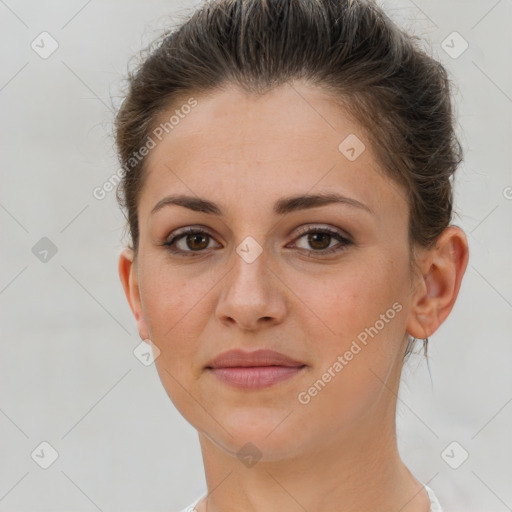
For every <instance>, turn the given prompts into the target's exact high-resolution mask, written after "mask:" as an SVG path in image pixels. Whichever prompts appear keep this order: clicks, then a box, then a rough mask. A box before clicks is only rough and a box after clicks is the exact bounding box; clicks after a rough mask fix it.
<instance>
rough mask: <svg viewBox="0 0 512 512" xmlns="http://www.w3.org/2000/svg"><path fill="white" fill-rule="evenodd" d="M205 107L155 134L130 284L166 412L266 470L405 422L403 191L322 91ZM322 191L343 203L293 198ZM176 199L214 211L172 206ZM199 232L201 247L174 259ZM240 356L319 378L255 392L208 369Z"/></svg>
mask: <svg viewBox="0 0 512 512" xmlns="http://www.w3.org/2000/svg"><path fill="white" fill-rule="evenodd" d="M195 99H196V100H197V105H196V106H195V107H194V108H191V109H190V112H189V113H188V114H186V115H184V114H182V115H181V116H179V117H180V119H179V123H177V124H175V125H174V127H173V128H172V130H169V134H166V135H165V137H162V140H161V141H158V139H156V138H155V137H153V138H154V139H155V141H156V142H157V144H156V146H155V147H154V148H153V149H151V150H150V153H149V155H148V157H147V167H146V169H147V176H146V181H145V184H144V187H143V190H142V192H141V195H140V201H139V226H140V241H139V249H138V256H137V260H136V264H135V265H133V266H132V267H131V269H130V271H131V278H132V282H131V293H132V299H131V305H132V308H133V309H134V312H135V316H136V318H137V322H138V328H139V333H140V335H141V337H142V338H144V339H150V340H152V342H153V343H154V344H155V345H156V346H157V347H158V349H159V350H160V355H159V357H157V359H156V361H155V364H156V366H157V369H158V372H159V375H160V378H161V380H162V383H163V385H164V387H165V389H166V391H167V393H168V395H169V397H170V398H171V400H172V401H173V403H174V404H175V406H176V407H177V408H178V410H179V411H180V412H181V414H182V415H183V416H184V417H185V418H186V419H187V420H188V421H189V422H190V423H191V424H192V425H193V426H194V427H195V428H197V429H198V430H199V431H200V432H202V433H203V434H204V435H205V436H207V437H208V438H209V439H210V440H211V441H212V442H214V443H215V444H216V445H217V446H219V447H221V448H222V449H224V450H226V451H228V452H230V453H233V454H234V453H237V452H238V450H240V448H241V447H242V446H244V445H245V444H246V443H247V442H251V443H252V444H254V445H256V446H257V447H258V449H259V450H260V451H261V453H262V457H263V458H265V459H267V460H272V459H278V458H285V457H292V456H294V454H298V453H299V452H301V453H303V452H304V451H305V450H306V451H308V450H309V451H311V453H312V452H313V451H314V450H317V449H318V448H319V446H320V445H324V446H326V445H327V444H328V443H331V442H332V441H334V440H335V439H337V440H340V439H341V438H342V436H343V435H344V433H346V435H347V437H350V438H352V439H353V438H354V433H356V432H357V433H358V434H359V435H361V436H363V437H364V435H365V434H363V433H367V434H368V433H369V432H370V431H382V428H383V425H382V421H384V420H386V421H387V420H390V418H393V420H394V408H393V406H394V404H395V402H396V396H395V395H394V391H396V385H397V382H398V379H399V373H400V368H401V363H402V355H403V349H404V343H403V342H404V336H405V335H406V330H407V322H408V316H409V314H410V310H411V300H412V299H411V294H412V290H413V287H414V281H413V279H412V276H411V273H410V266H409V265H410V261H409V244H408V235H407V233H408V221H409V216H408V205H407V201H406V196H405V192H404V190H402V188H401V187H399V186H398V185H397V184H395V183H394V182H393V181H391V180H390V179H388V178H387V177H386V176H385V175H384V174H383V173H382V172H381V171H379V170H378V166H377V163H376V161H375V158H374V155H373V153H372V148H371V147H370V145H369V142H368V141H367V139H366V138H365V135H364V133H363V131H362V129H361V127H360V126H359V125H358V124H357V123H355V122H354V121H352V120H350V119H349V118H348V117H347V115H346V113H345V112H344V111H343V110H342V109H341V108H340V107H338V106H337V105H336V104H335V103H334V102H333V101H332V99H330V98H329V97H328V96H326V95H324V93H322V91H320V90H319V89H315V88H310V87H307V86H306V85H299V84H294V85H293V87H292V86H291V85H285V86H282V87H280V88H279V89H275V90H274V91H273V92H271V93H269V94H267V95H265V96H261V97H256V96H250V95H247V94H246V93H243V92H241V91H239V90H237V89H235V88H234V87H232V88H230V89H226V90H223V91H222V92H216V93H215V94H212V95H209V96H195ZM184 103H185V102H184ZM176 108H177V109H178V110H180V106H179V105H175V106H174V108H173V109H172V110H169V112H166V113H165V115H163V116H162V119H161V120H162V121H164V122H165V121H166V120H168V119H169V118H170V117H171V116H172V115H173V114H174V113H175V109H176ZM184 111H187V112H188V111H189V109H188V108H187V109H183V110H181V112H184ZM164 134H165V131H164ZM347 138H348V139H347ZM361 144H364V145H365V146H366V148H365V149H364V150H363V146H362V145H361ZM322 194H323V195H326V194H330V195H334V194H337V195H338V196H339V197H341V198H346V199H341V200H340V201H337V202H334V201H333V202H325V204H321V203H320V202H318V201H316V200H311V201H309V200H306V199H304V200H297V201H290V199H292V198H296V197H298V196H317V195H322ZM178 195H180V196H181V195H182V196H188V197H189V198H190V200H191V201H192V200H193V201H194V202H195V205H196V206H197V205H199V202H200V201H208V203H213V204H214V205H215V209H213V208H209V209H207V210H206V211H196V208H192V207H191V208H188V207H186V206H184V205H181V206H180V205H176V204H172V202H171V201H170V200H168V201H167V202H165V199H166V198H168V197H169V196H178ZM164 203H166V204H164ZM156 205H159V207H157V208H156V209H155V206H156ZM190 206H193V205H190ZM203 210H204V208H203ZM214 210H218V212H217V211H214ZM188 227H191V228H194V230H196V231H199V232H200V233H196V234H195V235H190V234H189V235H188V236H187V234H186V233H185V236H181V237H180V238H177V239H176V240H174V243H173V244H172V246H166V245H165V244H166V242H171V241H172V239H173V238H175V237H177V236H178V235H182V234H183V229H184V228H188ZM313 229H314V230H318V232H317V233H316V234H315V233H309V234H308V231H310V230H313ZM174 251H176V252H174ZM235 348H239V349H242V350H244V351H247V352H252V351H254V350H257V349H271V350H275V351H277V352H280V353H283V354H285V355H286V356H289V357H291V358H293V359H294V360H297V361H299V362H300V363H301V364H302V365H305V366H304V367H303V368H302V369H301V370H298V371H294V372H293V373H291V377H289V378H288V379H286V380H283V381H280V382H278V383H275V384H274V385H271V386H268V387H263V388H257V389H242V388H239V387H235V386H233V385H231V384H228V383H226V382H225V381H223V380H222V379H220V378H219V377H218V372H217V373H215V372H212V371H211V370H210V369H207V368H206V367H207V366H208V364H209V363H210V362H211V360H212V359H213V358H215V357H216V356H218V355H219V354H221V353H223V352H225V351H227V350H230V349H235ZM319 381H320V382H319ZM315 383H316V387H315ZM390 421H391V420H390ZM388 425H391V423H388ZM381 433H382V432H381ZM368 435H369V434H368ZM340 436H341V437H340Z"/></svg>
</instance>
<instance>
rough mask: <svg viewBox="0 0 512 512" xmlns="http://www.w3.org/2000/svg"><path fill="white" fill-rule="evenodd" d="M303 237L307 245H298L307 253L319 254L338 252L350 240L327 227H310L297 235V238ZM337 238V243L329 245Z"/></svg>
mask: <svg viewBox="0 0 512 512" xmlns="http://www.w3.org/2000/svg"><path fill="white" fill-rule="evenodd" d="M300 239H305V241H306V244H308V245H309V247H299V248H302V249H304V250H306V251H308V252H309V253H319V254H330V253H333V252H338V251H341V250H343V249H344V248H345V247H346V246H347V245H350V244H351V243H352V242H351V241H350V240H348V239H347V238H345V237H344V236H342V235H341V234H340V233H338V232H337V231H332V230H330V229H327V228H312V229H309V230H308V231H306V232H304V233H303V234H302V235H301V236H299V237H298V239H297V240H300ZM333 239H334V240H333ZM335 240H337V241H338V244H337V245H336V244H335V245H334V246H331V247H329V246H330V244H331V243H332V242H333V241H335Z"/></svg>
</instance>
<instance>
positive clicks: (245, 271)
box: [216, 251, 287, 331]
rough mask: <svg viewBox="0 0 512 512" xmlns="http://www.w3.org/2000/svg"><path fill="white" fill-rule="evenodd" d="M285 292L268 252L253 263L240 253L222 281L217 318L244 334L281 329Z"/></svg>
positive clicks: (284, 310)
mask: <svg viewBox="0 0 512 512" xmlns="http://www.w3.org/2000/svg"><path fill="white" fill-rule="evenodd" d="M285 290H286V287H285V286H284V284H283V283H282V281H281V280H280V279H279V278H278V277H277V275H276V273H275V272H274V271H273V270H272V269H271V268H270V266H269V261H268V258H267V255H266V254H265V251H263V252H262V253H261V254H260V255H259V256H258V257H257V258H256V259H255V260H254V261H252V262H248V261H246V260H244V258H242V257H241V256H239V254H238V253H236V254H235V255H234V264H233V267H232V269H231V270H230V271H229V272H228V273H227V275H226V276H225V279H223V280H222V290H221V293H220V296H219V300H218V303H217V308H216V315H217V318H219V319H220V320H221V322H223V323H224V324H226V325H228V326H233V325H237V326H238V327H239V328H240V329H241V330H244V331H256V330H258V329H261V328H264V327H270V326H273V325H278V324H279V323H281V322H282V321H283V320H284V318H285V315H286V309H287V302H286V297H285V293H284V291H285Z"/></svg>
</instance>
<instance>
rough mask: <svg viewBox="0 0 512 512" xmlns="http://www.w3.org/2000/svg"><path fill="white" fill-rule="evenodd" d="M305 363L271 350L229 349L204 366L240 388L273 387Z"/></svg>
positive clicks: (298, 370)
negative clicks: (246, 350)
mask: <svg viewBox="0 0 512 512" xmlns="http://www.w3.org/2000/svg"><path fill="white" fill-rule="evenodd" d="M305 366H306V365H305V364H304V363H301V362H299V361H296V360H295V359H292V358H290V357H288V356H285V355H284V354H281V353H279V352H275V351H273V350H267V349H261V350H256V351H254V352H244V351H243V350H229V351H227V352H224V353H222V354H220V355H219V356H217V357H216V358H215V359H213V360H212V361H211V362H210V363H209V364H208V365H207V366H206V369H207V370H208V371H210V372H211V373H213V374H214V375H215V376H216V377H218V378H219V379H221V380H222V381H224V382H225V383H227V384H230V385H232V386H235V387H238V388H242V389H260V388H266V387H269V386H273V385H274V384H277V383H278V382H282V381H284V380H287V379H289V378H291V377H293V376H294V375H296V374H297V373H299V372H300V371H301V370H302V369H303V368H304V367H305Z"/></svg>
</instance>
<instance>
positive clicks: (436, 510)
mask: <svg viewBox="0 0 512 512" xmlns="http://www.w3.org/2000/svg"><path fill="white" fill-rule="evenodd" d="M423 486H424V487H425V489H426V491H427V494H428V497H429V498H430V512H443V509H442V508H441V505H440V504H439V500H438V499H437V496H436V495H435V493H434V491H433V490H432V489H431V488H430V487H429V486H428V485H425V484H423ZM205 496H206V494H203V495H202V496H199V498H197V499H196V501H194V502H193V503H192V504H190V505H189V506H188V507H186V508H184V509H183V510H180V512H197V511H196V509H195V508H194V507H195V506H196V505H197V504H198V503H199V502H200V501H201V500H202V499H203V498H204V497H205Z"/></svg>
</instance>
